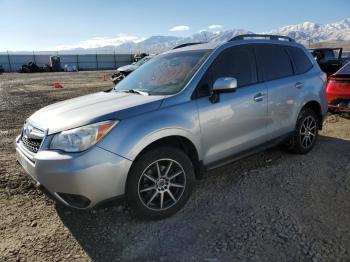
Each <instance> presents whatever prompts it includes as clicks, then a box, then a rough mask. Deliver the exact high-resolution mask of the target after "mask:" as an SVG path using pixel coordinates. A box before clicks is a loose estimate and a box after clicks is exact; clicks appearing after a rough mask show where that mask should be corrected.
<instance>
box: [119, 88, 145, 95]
mask: <svg viewBox="0 0 350 262" xmlns="http://www.w3.org/2000/svg"><path fill="white" fill-rule="evenodd" d="M118 91H120V92H125V93H132V94H139V95H143V96H148V95H149V94H148V92H146V91H144V90H141V89H129V90H118Z"/></svg>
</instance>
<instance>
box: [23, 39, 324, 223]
mask: <svg viewBox="0 0 350 262" xmlns="http://www.w3.org/2000/svg"><path fill="white" fill-rule="evenodd" d="M325 80H326V76H325V74H324V73H323V72H321V70H320V68H319V66H318V65H317V63H316V61H315V60H314V59H313V58H312V56H311V55H310V54H309V52H308V51H307V50H306V49H305V48H304V47H303V46H302V45H300V44H297V43H295V42H294V41H293V40H292V39H290V38H287V37H281V36H271V35H244V36H238V37H235V38H233V39H231V40H230V41H228V42H226V43H223V44H220V45H218V44H214V43H205V44H194V45H187V46H185V47H182V48H177V49H173V50H171V51H168V52H165V53H163V54H161V55H158V56H156V57H155V58H153V59H152V60H150V61H149V62H148V63H146V64H144V65H143V66H141V67H140V68H138V69H137V70H135V71H134V72H133V73H132V74H130V75H129V76H127V77H126V78H125V79H124V80H122V81H121V82H120V83H119V84H118V85H116V87H115V88H114V89H113V90H111V91H109V92H100V93H96V94H90V95H86V96H82V97H78V98H74V99H71V100H68V101H63V102H59V103H56V104H53V105H50V106H47V107H45V108H43V109H41V110H39V111H37V112H36V113H34V114H33V115H31V116H30V117H29V118H28V119H27V120H26V122H25V124H24V127H23V130H22V132H21V134H20V135H19V136H18V137H17V139H16V152H17V159H18V161H19V162H20V164H21V165H22V166H23V168H24V169H25V171H26V172H27V173H28V174H29V175H30V176H31V177H32V178H34V179H35V180H36V181H37V183H38V184H40V185H42V187H43V188H45V189H46V191H48V192H49V193H50V194H51V195H53V196H54V197H55V198H56V199H58V200H59V201H60V202H62V203H64V204H65V205H67V206H70V207H75V208H79V209H86V208H91V207H93V206H95V205H96V204H97V203H100V202H101V201H104V200H107V199H111V198H115V197H122V196H125V197H126V199H127V201H128V204H129V205H130V206H131V207H132V208H133V210H134V211H135V213H136V214H138V215H141V216H143V217H147V218H163V217H166V216H169V215H171V214H174V213H175V212H177V211H178V210H179V209H181V208H182V207H183V206H184V205H185V203H186V202H187V200H188V199H189V196H190V194H191V191H192V188H193V186H194V182H195V179H198V178H200V177H201V175H202V174H203V173H204V172H205V171H206V170H209V169H212V168H215V167H218V166H221V165H223V164H226V163H229V162H231V161H233V160H237V159H239V158H242V157H245V156H247V155H249V154H252V153H254V152H257V151H260V150H264V149H266V148H268V147H271V146H274V145H277V144H281V143H283V144H284V145H285V147H286V148H287V149H288V150H290V151H292V152H295V153H300V154H304V153H307V152H308V151H310V150H311V149H312V147H313V146H314V145H315V142H316V139H317V135H318V130H319V129H321V128H322V122H323V118H324V116H325V114H326V112H327V102H326V98H325V94H324V93H325Z"/></svg>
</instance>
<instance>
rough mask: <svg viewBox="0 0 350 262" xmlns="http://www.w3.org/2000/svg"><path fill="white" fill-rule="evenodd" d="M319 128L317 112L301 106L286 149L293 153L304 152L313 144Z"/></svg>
mask: <svg viewBox="0 0 350 262" xmlns="http://www.w3.org/2000/svg"><path fill="white" fill-rule="evenodd" d="M318 130H319V120H318V116H317V114H316V113H315V112H314V111H313V110H312V109H310V108H303V109H302V110H301V111H300V113H299V116H298V120H297V123H296V126H295V131H294V134H293V136H292V137H291V138H290V139H289V141H288V143H287V145H286V146H287V149H288V150H289V151H291V152H293V153H297V154H305V153H307V152H309V151H310V150H311V149H312V148H313V147H314V145H315V143H316V140H317V137H318Z"/></svg>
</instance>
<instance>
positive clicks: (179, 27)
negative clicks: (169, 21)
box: [169, 25, 190, 32]
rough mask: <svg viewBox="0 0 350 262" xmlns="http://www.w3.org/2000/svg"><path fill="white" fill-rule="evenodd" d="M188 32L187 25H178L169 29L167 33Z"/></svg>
mask: <svg viewBox="0 0 350 262" xmlns="http://www.w3.org/2000/svg"><path fill="white" fill-rule="evenodd" d="M187 30H190V27H189V26H187V25H178V26H174V27H173V28H170V29H169V31H172V32H174V31H187Z"/></svg>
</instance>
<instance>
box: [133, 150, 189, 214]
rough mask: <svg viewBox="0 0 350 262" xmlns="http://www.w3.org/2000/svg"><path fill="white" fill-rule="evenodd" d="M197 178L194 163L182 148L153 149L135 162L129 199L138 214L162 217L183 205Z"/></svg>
mask: <svg viewBox="0 0 350 262" xmlns="http://www.w3.org/2000/svg"><path fill="white" fill-rule="evenodd" d="M170 163H171V164H170ZM159 172H160V176H159ZM194 180H195V175H194V168H193V164H192V162H191V160H190V159H189V157H188V156H187V155H186V154H185V153H184V152H183V151H181V150H180V149H177V148H174V147H158V148H154V149H151V150H149V151H146V152H145V153H143V154H142V155H141V156H140V157H138V158H137V159H136V160H135V162H134V163H133V165H132V167H131V170H130V173H129V176H128V180H127V186H126V199H127V202H128V205H129V206H130V207H131V208H132V210H133V211H134V213H135V214H136V215H137V216H138V217H141V218H146V219H162V218H165V217H168V216H171V215H173V214H175V213H176V212H178V211H179V210H180V209H182V208H183V206H184V205H185V204H186V202H187V201H188V199H189V197H190V195H191V192H192V189H193V185H194ZM162 199H163V200H162Z"/></svg>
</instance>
